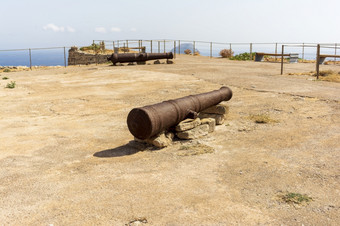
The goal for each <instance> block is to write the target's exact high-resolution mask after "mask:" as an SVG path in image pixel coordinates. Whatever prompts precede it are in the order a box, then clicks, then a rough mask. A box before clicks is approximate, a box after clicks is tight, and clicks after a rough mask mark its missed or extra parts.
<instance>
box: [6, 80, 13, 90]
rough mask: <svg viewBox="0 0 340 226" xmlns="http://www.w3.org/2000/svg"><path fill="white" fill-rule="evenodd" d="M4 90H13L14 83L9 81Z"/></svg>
mask: <svg viewBox="0 0 340 226" xmlns="http://www.w3.org/2000/svg"><path fill="white" fill-rule="evenodd" d="M6 88H8V89H14V88H15V81H11V82H10V83H7V85H6Z"/></svg>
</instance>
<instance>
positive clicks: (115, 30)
mask: <svg viewBox="0 0 340 226" xmlns="http://www.w3.org/2000/svg"><path fill="white" fill-rule="evenodd" d="M111 31H112V32H121V31H122V29H120V28H119V27H111Z"/></svg>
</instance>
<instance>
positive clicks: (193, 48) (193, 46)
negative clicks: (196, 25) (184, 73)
mask: <svg viewBox="0 0 340 226" xmlns="http://www.w3.org/2000/svg"><path fill="white" fill-rule="evenodd" d="M192 55H193V56H195V41H193V45H192Z"/></svg>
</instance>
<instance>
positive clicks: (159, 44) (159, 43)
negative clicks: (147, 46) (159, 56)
mask: <svg viewBox="0 0 340 226" xmlns="http://www.w3.org/2000/svg"><path fill="white" fill-rule="evenodd" d="M160 52H161V42H160V41H158V53H160Z"/></svg>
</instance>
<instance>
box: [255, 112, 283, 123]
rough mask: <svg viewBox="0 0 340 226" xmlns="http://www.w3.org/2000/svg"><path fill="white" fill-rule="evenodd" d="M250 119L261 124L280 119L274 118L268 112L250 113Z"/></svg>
mask: <svg viewBox="0 0 340 226" xmlns="http://www.w3.org/2000/svg"><path fill="white" fill-rule="evenodd" d="M249 119H250V120H252V121H254V122H255V123H259V124H267V123H275V122H278V120H275V119H272V118H270V117H269V115H267V114H256V115H249Z"/></svg>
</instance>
